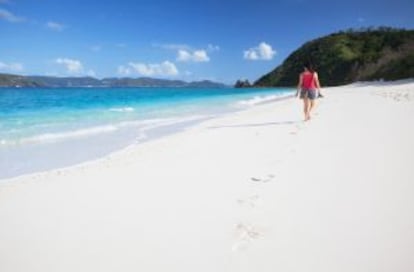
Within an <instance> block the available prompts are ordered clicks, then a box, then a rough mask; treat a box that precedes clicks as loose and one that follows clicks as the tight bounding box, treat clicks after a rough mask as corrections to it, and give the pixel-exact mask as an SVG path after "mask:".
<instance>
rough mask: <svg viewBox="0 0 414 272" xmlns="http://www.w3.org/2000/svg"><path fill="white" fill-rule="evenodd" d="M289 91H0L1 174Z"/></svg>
mask: <svg viewBox="0 0 414 272" xmlns="http://www.w3.org/2000/svg"><path fill="white" fill-rule="evenodd" d="M291 94H292V90H291V89H250V88H247V89H235V88H224V89H223V88H219V89H212V88H198V89H191V88H44V89H41V88H27V89H26V88H0V179H3V178H8V177H13V176H18V175H21V174H27V173H32V172H37V171H43V170H49V169H53V168H58V167H64V166H69V165H72V164H76V163H80V162H83V161H87V160H91V159H94V158H98V157H101V156H104V155H106V154H108V153H111V152H113V151H115V150H118V149H121V148H124V147H126V146H128V145H131V144H137V143H142V142H144V141H148V140H151V139H154V138H156V137H161V136H164V135H166V134H169V133H174V132H177V131H179V130H182V129H184V128H186V127H188V126H191V125H194V124H196V123H199V122H201V121H203V120H206V119H209V118H214V117H218V116H220V115H223V114H226V113H229V112H234V111H239V110H243V109H246V108H249V107H252V106H255V105H257V104H261V103H266V102H268V101H273V100H276V99H281V98H283V97H286V96H289V95H291Z"/></svg>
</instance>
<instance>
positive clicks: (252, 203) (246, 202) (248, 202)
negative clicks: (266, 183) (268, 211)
mask: <svg viewBox="0 0 414 272" xmlns="http://www.w3.org/2000/svg"><path fill="white" fill-rule="evenodd" d="M259 199H260V197H259V195H253V196H250V197H247V198H244V199H242V198H239V199H237V203H238V204H239V205H240V206H247V207H250V208H255V207H256V206H257V204H258V201H259Z"/></svg>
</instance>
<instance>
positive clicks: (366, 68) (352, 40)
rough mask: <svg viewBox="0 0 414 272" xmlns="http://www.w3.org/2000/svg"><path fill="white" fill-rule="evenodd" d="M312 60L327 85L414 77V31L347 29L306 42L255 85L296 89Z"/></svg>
mask: <svg viewBox="0 0 414 272" xmlns="http://www.w3.org/2000/svg"><path fill="white" fill-rule="evenodd" d="M306 61H311V62H312V63H313V64H314V66H315V69H316V70H317V71H318V74H319V78H320V80H321V82H322V84H323V85H325V86H335V85H342V84H348V83H352V82H355V81H371V80H397V79H403V78H410V77H414V30H404V29H394V28H387V27H380V28H375V29H374V28H368V29H359V30H353V29H350V30H347V31H341V32H338V33H334V34H331V35H328V36H325V37H322V38H318V39H315V40H312V41H310V42H307V43H305V44H304V45H303V46H301V47H300V48H299V49H298V50H296V51H294V52H293V53H292V54H291V55H290V56H289V57H288V58H287V59H286V60H285V61H284V62H283V63H282V65H280V66H279V67H277V68H276V69H274V70H273V71H271V72H270V73H268V74H266V75H264V76H263V77H261V78H260V79H259V80H257V81H256V82H255V83H254V86H294V85H295V84H297V80H298V74H299V73H300V72H301V71H303V63H304V62H306Z"/></svg>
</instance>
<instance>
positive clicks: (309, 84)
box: [302, 72, 316, 90]
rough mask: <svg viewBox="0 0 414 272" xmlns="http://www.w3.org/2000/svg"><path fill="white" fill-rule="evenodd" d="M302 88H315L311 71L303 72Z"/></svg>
mask: <svg viewBox="0 0 414 272" xmlns="http://www.w3.org/2000/svg"><path fill="white" fill-rule="evenodd" d="M302 88H303V89H305V90H316V83H315V77H314V74H313V73H311V72H303V74H302Z"/></svg>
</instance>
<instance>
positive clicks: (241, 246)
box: [231, 223, 262, 251]
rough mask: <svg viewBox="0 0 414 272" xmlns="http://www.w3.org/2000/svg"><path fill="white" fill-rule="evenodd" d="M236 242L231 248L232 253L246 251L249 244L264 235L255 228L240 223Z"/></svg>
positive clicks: (237, 228)
mask: <svg viewBox="0 0 414 272" xmlns="http://www.w3.org/2000/svg"><path fill="white" fill-rule="evenodd" d="M235 231H236V242H235V243H234V244H233V246H232V247H231V250H232V251H241V250H246V249H247V248H248V246H249V244H250V243H251V242H252V241H254V240H256V239H259V238H260V237H262V233H261V232H259V231H258V230H257V229H256V228H255V227H253V226H250V225H246V224H243V223H239V224H237V225H236V230H235Z"/></svg>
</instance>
